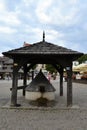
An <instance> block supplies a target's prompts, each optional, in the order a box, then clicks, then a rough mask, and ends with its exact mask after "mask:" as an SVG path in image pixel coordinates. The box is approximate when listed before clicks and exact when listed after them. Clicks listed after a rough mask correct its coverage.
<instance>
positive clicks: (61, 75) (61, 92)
mask: <svg viewBox="0 0 87 130" xmlns="http://www.w3.org/2000/svg"><path fill="white" fill-rule="evenodd" d="M60 96H63V69H62V70H61V72H60Z"/></svg>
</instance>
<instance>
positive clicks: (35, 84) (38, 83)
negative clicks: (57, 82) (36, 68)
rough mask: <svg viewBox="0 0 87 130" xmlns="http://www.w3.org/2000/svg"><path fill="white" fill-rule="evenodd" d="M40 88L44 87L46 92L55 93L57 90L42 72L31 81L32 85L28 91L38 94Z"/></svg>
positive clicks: (28, 87)
mask: <svg viewBox="0 0 87 130" xmlns="http://www.w3.org/2000/svg"><path fill="white" fill-rule="evenodd" d="M39 87H44V88H45V92H53V91H55V88H54V87H53V86H52V84H51V83H50V82H49V81H48V79H47V78H46V77H45V75H44V74H43V73H42V72H41V71H40V72H39V73H38V74H37V75H36V77H35V78H34V79H33V80H32V81H31V83H30V84H29V85H28V86H27V88H26V91H30V92H38V91H40V90H39Z"/></svg>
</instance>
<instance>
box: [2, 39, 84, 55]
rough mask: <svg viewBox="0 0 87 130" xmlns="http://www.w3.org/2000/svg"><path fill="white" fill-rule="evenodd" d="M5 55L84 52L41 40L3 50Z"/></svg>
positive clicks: (77, 53) (76, 53)
mask: <svg viewBox="0 0 87 130" xmlns="http://www.w3.org/2000/svg"><path fill="white" fill-rule="evenodd" d="M3 54H4V55H7V56H9V55H11V56H12V55H19V54H21V55H25V54H26V55H28V54H58V55H67V54H69V55H73V54H75V55H82V54H83V53H80V52H78V51H74V50H71V49H67V48H65V47H62V46H58V45H55V44H52V43H49V42H46V41H40V42H37V43H34V44H31V45H30V46H25V47H21V48H18V49H14V50H10V51H7V52H3Z"/></svg>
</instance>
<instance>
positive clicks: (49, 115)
mask: <svg viewBox="0 0 87 130" xmlns="http://www.w3.org/2000/svg"><path fill="white" fill-rule="evenodd" d="M0 130H87V110H84V111H83V110H47V111H46V110H45V111H44V110H18V109H0Z"/></svg>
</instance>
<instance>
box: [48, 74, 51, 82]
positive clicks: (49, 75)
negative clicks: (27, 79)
mask: <svg viewBox="0 0 87 130" xmlns="http://www.w3.org/2000/svg"><path fill="white" fill-rule="evenodd" d="M48 80H49V82H50V80H51V74H50V73H49V74H48Z"/></svg>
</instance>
